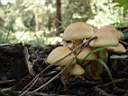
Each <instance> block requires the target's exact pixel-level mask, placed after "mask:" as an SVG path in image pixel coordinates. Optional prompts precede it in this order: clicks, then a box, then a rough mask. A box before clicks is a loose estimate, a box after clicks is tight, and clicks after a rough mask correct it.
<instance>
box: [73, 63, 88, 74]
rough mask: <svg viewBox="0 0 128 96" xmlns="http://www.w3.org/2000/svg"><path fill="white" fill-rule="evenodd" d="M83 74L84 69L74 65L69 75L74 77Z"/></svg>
mask: <svg viewBox="0 0 128 96" xmlns="http://www.w3.org/2000/svg"><path fill="white" fill-rule="evenodd" d="M84 73H85V71H84V69H83V68H82V67H81V66H80V65H79V64H75V65H74V66H73V68H72V69H71V71H70V74H71V75H74V76H79V75H83V74H84Z"/></svg>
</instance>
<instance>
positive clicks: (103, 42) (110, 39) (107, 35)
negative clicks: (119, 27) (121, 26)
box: [89, 27, 119, 47]
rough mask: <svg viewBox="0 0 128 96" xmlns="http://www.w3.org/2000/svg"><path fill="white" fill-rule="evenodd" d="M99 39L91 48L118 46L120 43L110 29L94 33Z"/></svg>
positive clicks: (98, 30) (91, 43)
mask: <svg viewBox="0 0 128 96" xmlns="http://www.w3.org/2000/svg"><path fill="white" fill-rule="evenodd" d="M94 36H96V37H97V39H95V40H93V41H91V42H90V44H89V45H90V46H91V47H104V46H116V45H118V43H119V40H118V38H117V36H116V35H115V34H114V33H113V31H110V30H109V28H106V27H102V28H100V29H97V30H96V32H95V33H94Z"/></svg>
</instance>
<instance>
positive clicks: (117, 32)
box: [103, 25, 124, 39]
mask: <svg viewBox="0 0 128 96" xmlns="http://www.w3.org/2000/svg"><path fill="white" fill-rule="evenodd" d="M103 28H104V29H105V30H108V31H111V32H113V33H114V34H115V36H116V37H117V38H118V39H122V38H123V37H124V34H123V33H122V32H121V31H118V30H117V29H116V28H114V26H112V25H108V26H104V27H103Z"/></svg>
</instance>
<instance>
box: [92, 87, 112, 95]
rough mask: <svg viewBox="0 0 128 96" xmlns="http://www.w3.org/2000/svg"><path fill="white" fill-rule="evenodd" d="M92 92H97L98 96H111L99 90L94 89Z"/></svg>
mask: <svg viewBox="0 0 128 96" xmlns="http://www.w3.org/2000/svg"><path fill="white" fill-rule="evenodd" d="M94 90H95V91H96V92H98V95H99V96H113V95H111V94H108V93H107V92H105V91H104V90H102V89H101V88H98V87H95V88H94Z"/></svg>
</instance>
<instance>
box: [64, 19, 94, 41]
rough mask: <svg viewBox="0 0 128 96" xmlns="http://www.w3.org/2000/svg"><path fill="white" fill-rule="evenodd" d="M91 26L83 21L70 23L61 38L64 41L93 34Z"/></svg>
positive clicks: (80, 38) (88, 36) (79, 38)
mask: <svg viewBox="0 0 128 96" xmlns="http://www.w3.org/2000/svg"><path fill="white" fill-rule="evenodd" d="M93 33H94V31H93V27H92V26H91V25H88V24H86V23H84V22H76V23H72V24H70V25H69V26H68V27H67V28H66V29H65V31H64V34H63V39H64V40H66V41H74V40H82V39H85V38H90V37H91V36H92V35H93Z"/></svg>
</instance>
